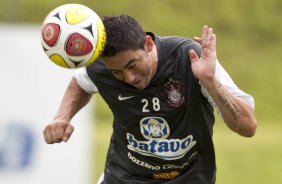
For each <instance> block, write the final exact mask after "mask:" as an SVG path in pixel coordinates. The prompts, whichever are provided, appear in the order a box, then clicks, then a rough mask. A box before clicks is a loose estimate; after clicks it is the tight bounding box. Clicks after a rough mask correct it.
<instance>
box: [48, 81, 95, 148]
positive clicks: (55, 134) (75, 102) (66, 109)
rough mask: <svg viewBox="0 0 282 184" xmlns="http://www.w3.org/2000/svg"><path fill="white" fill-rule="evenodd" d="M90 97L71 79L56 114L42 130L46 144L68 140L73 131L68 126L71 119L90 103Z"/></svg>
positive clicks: (71, 127)
mask: <svg viewBox="0 0 282 184" xmlns="http://www.w3.org/2000/svg"><path fill="white" fill-rule="evenodd" d="M91 96H92V95H90V94H88V93H86V92H85V91H84V90H83V89H81V88H80V86H79V85H78V83H77V81H76V79H75V78H72V80H71V82H70V84H69V86H68V88H67V90H66V92H65V94H64V97H63V99H62V102H61V105H60V107H59V110H58V112H57V114H56V115H55V117H54V118H53V121H52V122H51V123H50V124H49V125H47V126H46V127H45V129H44V132H43V133H44V138H45V141H46V143H48V144H53V143H59V142H62V141H64V142H66V141H67V140H68V139H69V137H70V136H71V134H72V132H73V130H74V128H73V126H72V125H71V124H70V121H71V119H72V118H73V116H74V115H75V114H76V113H77V112H78V111H79V110H80V109H82V108H83V107H84V106H85V105H86V104H87V103H88V102H89V101H90V99H91Z"/></svg>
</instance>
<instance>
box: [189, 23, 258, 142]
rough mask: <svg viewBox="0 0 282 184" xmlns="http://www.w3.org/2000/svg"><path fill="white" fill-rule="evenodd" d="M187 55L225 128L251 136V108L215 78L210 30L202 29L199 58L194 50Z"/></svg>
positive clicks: (214, 51)
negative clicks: (217, 110)
mask: <svg viewBox="0 0 282 184" xmlns="http://www.w3.org/2000/svg"><path fill="white" fill-rule="evenodd" d="M189 54H190V59H191V62H192V70H193V73H194V75H195V76H196V77H197V78H198V79H199V80H200V81H201V84H202V85H203V86H204V87H205V88H206V89H207V91H208V92H209V94H210V95H211V97H212V98H213V100H214V101H215V103H216V105H217V106H218V108H219V110H220V112H221V114H222V117H223V119H224V121H225V122H226V124H227V126H228V127H229V128H230V129H231V130H233V131H235V132H237V133H239V134H240V135H242V136H246V137H250V136H253V135H254V134H255V131H256V124H257V123H256V119H255V116H254V113H253V109H252V107H250V106H249V105H248V104H247V103H246V102H245V101H244V100H242V99H240V98H239V97H236V96H234V95H233V94H232V93H230V92H229V91H228V90H227V89H226V88H225V87H224V86H223V85H222V84H221V83H220V81H219V80H218V79H217V78H216V76H215V63H216V37H215V34H213V30H212V28H208V27H207V26H204V27H203V33H202V55H201V57H200V58H198V56H197V54H196V52H195V51H194V50H191V51H190V52H189Z"/></svg>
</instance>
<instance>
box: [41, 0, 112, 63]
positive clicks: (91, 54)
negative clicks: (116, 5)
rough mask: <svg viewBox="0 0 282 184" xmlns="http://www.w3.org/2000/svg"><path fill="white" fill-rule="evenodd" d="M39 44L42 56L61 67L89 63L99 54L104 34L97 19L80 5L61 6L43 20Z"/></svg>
mask: <svg viewBox="0 0 282 184" xmlns="http://www.w3.org/2000/svg"><path fill="white" fill-rule="evenodd" d="M41 43H42V46H43V49H44V52H45V53H46V55H47V56H48V57H49V58H50V59H51V61H53V62H54V63H55V64H57V65H59V66H61V67H64V68H79V67H83V66H88V65H90V64H91V63H93V62H94V61H95V60H96V59H97V58H98V57H99V56H100V55H101V53H102V52H103V50H104V46H105V44H106V32H105V27H104V24H103V22H102V21H101V19H100V17H99V16H98V15H97V14H96V13H95V12H94V11H93V10H91V9H90V8H88V7H86V6H84V5H81V4H65V5H61V6H59V7H57V8H55V9H54V10H53V11H51V12H50V13H49V14H48V15H47V16H46V18H45V20H44V22H43V24H42V28H41Z"/></svg>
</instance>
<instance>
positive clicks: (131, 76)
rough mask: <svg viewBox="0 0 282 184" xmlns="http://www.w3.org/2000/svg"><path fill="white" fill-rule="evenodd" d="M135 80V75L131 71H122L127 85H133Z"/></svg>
mask: <svg viewBox="0 0 282 184" xmlns="http://www.w3.org/2000/svg"><path fill="white" fill-rule="evenodd" d="M135 79H136V74H135V73H134V72H132V71H129V70H125V71H124V81H125V82H126V83H128V84H134V82H135Z"/></svg>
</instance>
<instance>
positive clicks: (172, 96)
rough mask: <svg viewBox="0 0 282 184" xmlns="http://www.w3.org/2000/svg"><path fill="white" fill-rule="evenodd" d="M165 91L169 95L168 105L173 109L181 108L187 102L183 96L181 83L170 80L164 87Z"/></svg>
mask: <svg viewBox="0 0 282 184" xmlns="http://www.w3.org/2000/svg"><path fill="white" fill-rule="evenodd" d="M164 88H165V89H164V90H165V92H166V93H167V94H168V97H167V98H168V99H167V103H168V104H169V105H170V106H172V107H179V106H181V105H182V104H183V103H184V102H185V97H184V96H183V95H182V92H183V86H182V85H181V83H180V82H179V81H176V80H173V79H171V78H170V79H169V80H168V81H167V83H166V84H165V85H164Z"/></svg>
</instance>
